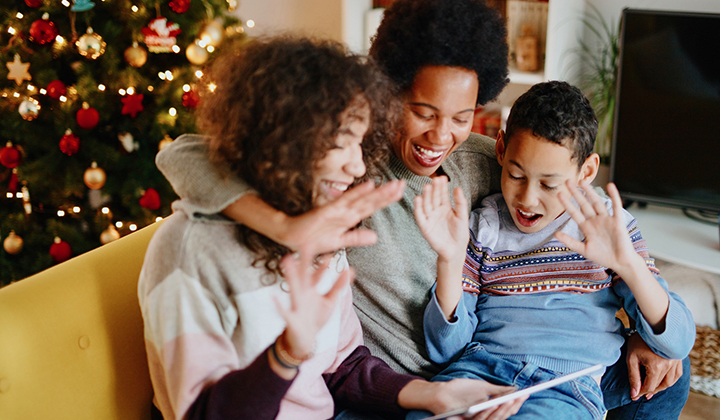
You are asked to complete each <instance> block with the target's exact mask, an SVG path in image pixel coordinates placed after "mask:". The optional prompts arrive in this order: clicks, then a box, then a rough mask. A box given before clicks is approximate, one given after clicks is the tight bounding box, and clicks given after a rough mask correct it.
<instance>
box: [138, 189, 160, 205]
mask: <svg viewBox="0 0 720 420" xmlns="http://www.w3.org/2000/svg"><path fill="white" fill-rule="evenodd" d="M139 203H140V205H141V206H142V207H144V208H146V209H149V210H157V209H159V208H160V194H158V192H157V191H155V189H154V188H148V189H147V191H145V194H143V196H142V197H140V200H139Z"/></svg>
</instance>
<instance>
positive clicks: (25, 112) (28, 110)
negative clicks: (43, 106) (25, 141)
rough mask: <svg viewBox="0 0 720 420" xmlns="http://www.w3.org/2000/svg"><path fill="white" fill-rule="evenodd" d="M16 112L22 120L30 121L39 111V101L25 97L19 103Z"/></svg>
mask: <svg viewBox="0 0 720 420" xmlns="http://www.w3.org/2000/svg"><path fill="white" fill-rule="evenodd" d="M18 112H19V113H20V116H21V117H23V119H24V120H26V121H32V120H34V119H35V118H37V116H38V114H39V113H40V103H39V102H38V101H37V100H35V99H33V98H27V99H25V100H23V101H22V102H21V103H20V107H19V108H18Z"/></svg>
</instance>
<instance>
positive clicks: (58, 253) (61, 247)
mask: <svg viewBox="0 0 720 420" xmlns="http://www.w3.org/2000/svg"><path fill="white" fill-rule="evenodd" d="M50 256H51V257H52V259H53V260H54V261H55V262H56V263H61V262H63V261H65V260H67V259H70V257H72V248H70V244H69V243H67V242H65V241H63V240H62V239H60V238H59V237H57V236H56V237H55V242H53V244H52V245H51V246H50Z"/></svg>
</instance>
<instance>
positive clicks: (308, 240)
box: [223, 180, 405, 255]
mask: <svg viewBox="0 0 720 420" xmlns="http://www.w3.org/2000/svg"><path fill="white" fill-rule="evenodd" d="M404 190H405V181H403V180H400V181H390V182H388V183H387V184H384V185H382V186H380V187H378V188H375V184H374V183H373V182H372V181H367V182H364V183H363V184H360V185H358V186H356V187H353V188H352V189H350V190H348V191H347V192H345V193H344V194H343V195H341V196H340V197H339V198H338V199H337V200H335V201H333V202H331V203H328V204H325V205H323V206H320V207H316V208H314V209H312V210H310V211H309V212H307V213H304V214H301V215H298V216H288V215H287V214H285V213H283V212H281V211H278V210H276V209H275V208H273V207H271V206H270V205H269V204H267V203H266V202H264V201H263V200H262V199H261V198H260V197H258V196H256V195H254V194H246V195H244V196H242V197H240V198H239V199H238V200H237V201H235V202H234V203H232V204H230V205H229V206H228V207H226V208H225V209H224V210H223V214H224V215H225V216H227V217H229V218H231V219H234V220H237V221H238V222H239V223H241V224H243V225H245V226H247V227H249V228H250V229H252V230H254V231H256V232H258V233H261V234H263V235H265V236H267V237H268V238H270V239H272V240H273V241H275V242H277V243H279V244H281V245H285V246H286V247H288V248H290V249H291V250H294V251H295V250H299V249H309V250H310V252H312V253H314V254H316V255H317V254H324V253H326V252H333V251H336V250H338V249H342V248H349V247H354V246H366V245H372V244H374V243H375V242H376V241H377V234H376V233H375V232H373V231H371V230H367V229H356V226H357V225H358V224H359V223H360V222H361V221H362V220H363V219H365V218H367V217H370V215H371V214H373V213H374V212H376V211H377V210H380V209H383V208H385V207H387V206H389V205H390V204H392V203H394V202H396V201H398V200H400V198H402V194H403V191H404Z"/></svg>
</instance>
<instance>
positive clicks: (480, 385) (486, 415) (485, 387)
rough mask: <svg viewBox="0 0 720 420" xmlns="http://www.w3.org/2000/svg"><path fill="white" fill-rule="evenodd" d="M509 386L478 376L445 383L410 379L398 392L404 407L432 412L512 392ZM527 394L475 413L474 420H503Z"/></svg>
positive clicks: (512, 389) (453, 408)
mask: <svg viewBox="0 0 720 420" xmlns="http://www.w3.org/2000/svg"><path fill="white" fill-rule="evenodd" d="M515 390H516V389H515V387H512V386H500V385H493V384H491V383H489V382H485V381H482V380H478V379H466V378H458V379H453V380H451V381H448V382H427V381H425V380H421V379H418V380H414V381H411V382H409V383H408V384H407V385H406V386H405V388H403V389H402V390H401V391H400V394H399V395H398V403H399V404H400V406H401V407H403V408H408V409H422V410H428V411H431V412H432V413H433V414H442V413H447V412H448V411H452V410H456V409H458V408H463V407H469V406H471V405H473V404H477V403H480V402H483V401H485V400H488V399H489V398H492V397H497V396H501V395H505V394H508V393H510V392H513V391H515ZM526 399H527V396H524V397H521V398H518V399H515V400H511V401H508V402H506V403H504V404H500V405H498V406H495V407H491V408H488V409H487V410H483V411H481V412H480V413H477V414H475V415H474V416H473V417H472V419H473V420H503V419H506V418H508V417H510V416H512V415H514V414H516V413H517V412H518V410H520V407H521V406H522V403H523V402H524V401H525V400H526Z"/></svg>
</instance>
